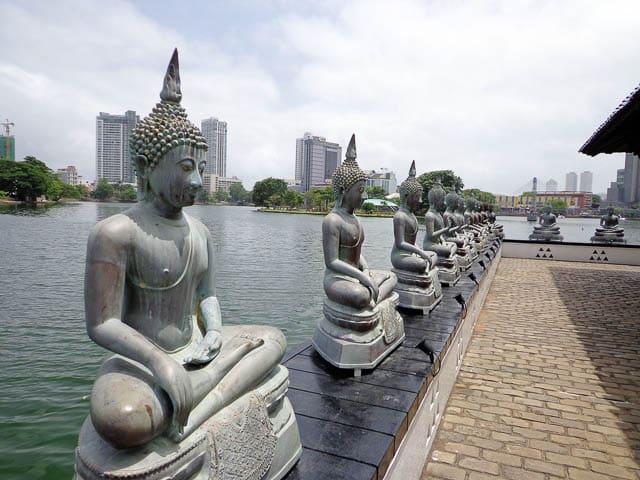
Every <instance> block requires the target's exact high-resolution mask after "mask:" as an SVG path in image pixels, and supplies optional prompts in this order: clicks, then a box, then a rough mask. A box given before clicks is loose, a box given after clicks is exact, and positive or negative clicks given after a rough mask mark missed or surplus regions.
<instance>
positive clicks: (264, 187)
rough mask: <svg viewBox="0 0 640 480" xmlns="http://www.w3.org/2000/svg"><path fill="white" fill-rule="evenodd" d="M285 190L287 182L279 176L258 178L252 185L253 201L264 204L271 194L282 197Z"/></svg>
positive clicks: (259, 204)
mask: <svg viewBox="0 0 640 480" xmlns="http://www.w3.org/2000/svg"><path fill="white" fill-rule="evenodd" d="M286 191H287V182H285V181H284V180H281V179H279V178H273V177H269V178H265V179H264V180H259V181H257V182H256V183H255V185H254V186H253V203H255V204H256V205H258V206H265V205H266V204H267V201H268V199H269V197H271V195H276V194H277V195H280V197H282V196H283V195H284V193H285V192H286Z"/></svg>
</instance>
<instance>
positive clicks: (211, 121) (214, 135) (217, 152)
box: [201, 117, 227, 177]
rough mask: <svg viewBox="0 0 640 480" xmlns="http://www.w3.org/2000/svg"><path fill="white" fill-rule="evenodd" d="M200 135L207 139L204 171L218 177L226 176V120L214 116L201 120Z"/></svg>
mask: <svg viewBox="0 0 640 480" xmlns="http://www.w3.org/2000/svg"><path fill="white" fill-rule="evenodd" d="M201 126H202V135H203V136H204V138H206V139H207V144H208V145H209V149H208V150H207V156H206V160H207V165H206V166H205V167H204V172H205V173H208V174H210V175H218V176H219V177H226V176H227V122H223V121H221V120H218V119H217V118H215V117H211V118H207V119H206V120H203V121H202V124H201Z"/></svg>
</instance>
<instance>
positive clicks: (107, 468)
mask: <svg viewBox="0 0 640 480" xmlns="http://www.w3.org/2000/svg"><path fill="white" fill-rule="evenodd" d="M288 385H289V372H288V370H287V369H286V368H285V367H283V366H279V367H278V368H277V369H275V370H274V372H273V373H272V374H271V375H270V376H269V377H267V378H266V379H265V380H264V381H263V382H262V383H261V384H260V385H259V386H258V387H257V388H256V389H255V390H254V391H253V392H251V393H248V394H246V395H244V396H242V397H240V398H239V399H238V400H236V401H235V402H233V403H232V404H231V405H229V406H228V407H226V408H224V409H223V410H222V411H220V412H218V413H217V414H216V415H214V416H213V417H212V418H211V419H209V420H208V421H207V422H205V423H204V424H203V425H202V426H201V427H200V428H198V429H197V430H196V431H195V432H194V433H193V434H191V435H190V436H188V437H187V438H185V439H184V440H182V441H181V442H180V443H175V442H173V441H171V440H170V439H169V438H166V437H159V438H156V439H155V440H153V441H152V442H150V443H149V444H147V445H145V446H143V447H140V448H135V449H128V450H118V449H116V448H114V447H112V446H111V445H110V444H109V443H107V442H106V441H105V440H103V439H102V438H101V437H100V436H99V435H98V433H97V432H96V431H95V429H94V427H93V424H92V423H91V418H90V417H88V418H87V419H86V420H85V422H84V425H83V426H82V429H81V431H80V440H79V446H78V448H77V449H76V464H75V471H76V475H75V478H76V479H77V480H98V479H104V478H109V479H136V480H160V479H167V478H175V479H177V478H180V479H185V480H187V479H193V480H195V479H197V480H205V479H211V480H213V479H220V480H222V479H228V480H232V479H237V478H252V479H261V480H280V479H281V478H283V477H284V476H285V475H286V474H287V472H288V471H289V470H290V469H291V468H292V467H293V466H294V464H295V463H296V462H297V461H298V459H299V458H300V455H301V454H302V445H301V443H300V434H299V432H298V425H297V422H296V417H295V414H294V412H293V408H292V407H291V403H289V400H288V399H287V398H286V396H285V395H286V392H287V388H288Z"/></svg>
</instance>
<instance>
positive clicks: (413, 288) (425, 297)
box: [391, 268, 442, 313]
mask: <svg viewBox="0 0 640 480" xmlns="http://www.w3.org/2000/svg"><path fill="white" fill-rule="evenodd" d="M391 271H392V272H393V273H395V274H396V276H397V277H398V283H397V284H396V288H395V290H394V291H395V292H396V293H397V294H398V297H399V299H398V306H400V307H404V308H410V309H413V310H422V311H423V312H424V313H427V312H430V311H431V310H433V309H434V308H435V307H436V306H437V305H438V303H440V300H442V287H441V286H440V280H439V278H438V269H437V268H433V269H432V270H431V271H429V272H426V273H425V274H422V275H418V274H415V273H411V272H407V271H404V270H397V269H395V268H394V269H392V270H391Z"/></svg>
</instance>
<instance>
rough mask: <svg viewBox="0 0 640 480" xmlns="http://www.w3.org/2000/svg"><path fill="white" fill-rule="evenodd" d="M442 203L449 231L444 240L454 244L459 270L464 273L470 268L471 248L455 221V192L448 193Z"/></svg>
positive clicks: (456, 203) (456, 197) (443, 217)
mask: <svg viewBox="0 0 640 480" xmlns="http://www.w3.org/2000/svg"><path fill="white" fill-rule="evenodd" d="M444 203H445V205H446V209H445V211H444V213H443V214H442V219H443V220H444V224H445V226H447V227H449V230H448V231H447V232H446V233H445V234H444V239H445V241H447V242H452V243H455V244H456V246H457V247H458V248H457V250H456V259H457V260H458V265H459V266H460V270H462V271H466V270H468V269H469V267H471V263H472V259H471V252H470V250H471V248H470V247H469V242H468V240H467V239H466V238H465V237H464V236H462V225H458V222H457V220H456V214H455V210H456V206H457V205H458V195H457V194H456V192H449V193H447V194H446V195H445V197H444Z"/></svg>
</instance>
